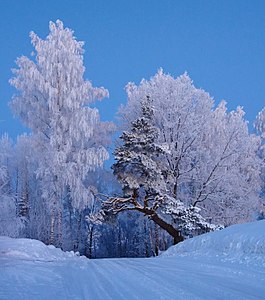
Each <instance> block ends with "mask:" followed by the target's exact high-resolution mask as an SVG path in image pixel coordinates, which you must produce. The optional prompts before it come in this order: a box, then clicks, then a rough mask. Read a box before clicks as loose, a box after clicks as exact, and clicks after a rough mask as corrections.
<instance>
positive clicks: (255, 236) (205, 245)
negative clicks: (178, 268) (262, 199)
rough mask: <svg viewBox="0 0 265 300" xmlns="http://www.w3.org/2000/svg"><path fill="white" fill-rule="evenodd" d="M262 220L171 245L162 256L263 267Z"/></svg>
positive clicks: (263, 222)
mask: <svg viewBox="0 0 265 300" xmlns="http://www.w3.org/2000/svg"><path fill="white" fill-rule="evenodd" d="M264 233H265V220H262V221H258V222H253V223H246V224H240V225H233V226H230V227H228V228H225V229H223V230H220V231H215V232H210V233H207V234H203V235H200V236H197V237H194V238H192V239H189V240H186V241H184V242H182V243H180V244H178V245H176V246H172V247H171V248H169V249H168V250H167V251H166V252H164V253H163V254H162V255H161V256H162V257H174V256H192V257H202V256H203V257H205V256H206V257H216V258H218V257H219V258H220V259H222V260H228V261H231V262H234V261H237V262H240V263H251V264H253V263H254V264H259V265H260V264H263V265H264V266H265V234H264Z"/></svg>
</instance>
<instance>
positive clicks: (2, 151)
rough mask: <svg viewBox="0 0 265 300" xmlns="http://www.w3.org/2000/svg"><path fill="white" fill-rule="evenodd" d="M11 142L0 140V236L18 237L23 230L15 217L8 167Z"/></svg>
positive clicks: (14, 203)
mask: <svg viewBox="0 0 265 300" xmlns="http://www.w3.org/2000/svg"><path fill="white" fill-rule="evenodd" d="M12 154H13V149H12V142H11V140H10V139H9V137H8V136H7V135H4V136H3V137H2V138H1V140H0V235H8V236H11V237H18V236H19V234H20V231H21V230H22V228H23V222H22V219H21V218H19V217H18V216H17V209H16V202H15V195H14V193H13V192H12V187H11V185H12V183H11V180H12V179H11V174H10V173H9V171H10V165H11V164H12V159H13V157H12Z"/></svg>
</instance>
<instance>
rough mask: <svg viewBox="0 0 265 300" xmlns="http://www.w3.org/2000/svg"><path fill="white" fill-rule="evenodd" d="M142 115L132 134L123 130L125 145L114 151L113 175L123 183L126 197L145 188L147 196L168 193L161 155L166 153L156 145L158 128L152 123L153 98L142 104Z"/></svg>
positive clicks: (122, 138)
mask: <svg viewBox="0 0 265 300" xmlns="http://www.w3.org/2000/svg"><path fill="white" fill-rule="evenodd" d="M140 106H141V111H142V114H141V116H140V117H139V118H137V119H136V120H135V121H133V122H132V125H131V126H132V128H131V131H124V132H123V134H122V136H121V140H122V141H123V145H122V146H121V147H119V148H117V149H116V150H115V153H114V154H115V159H116V163H115V164H114V165H113V170H114V175H116V176H117V178H118V180H119V181H120V182H121V183H122V184H123V189H124V192H125V194H126V193H127V190H128V192H129V194H131V191H132V190H134V189H140V188H141V187H143V188H144V191H145V192H146V193H148V194H151V195H155V194H156V193H157V191H159V190H161V189H163V190H165V183H164V181H163V175H162V170H161V168H160V159H159V157H160V155H161V154H162V153H165V150H164V148H163V147H162V145H159V144H156V143H155V141H156V139H157V137H158V131H157V128H156V127H155V126H154V125H153V124H152V123H153V114H154V112H153V107H152V99H150V98H149V97H148V96H147V97H145V98H143V99H142V100H141V103H140Z"/></svg>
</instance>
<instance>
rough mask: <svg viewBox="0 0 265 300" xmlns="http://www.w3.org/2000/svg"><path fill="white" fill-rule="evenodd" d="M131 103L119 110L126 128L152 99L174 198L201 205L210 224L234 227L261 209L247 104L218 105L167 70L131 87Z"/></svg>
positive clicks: (257, 162) (255, 142)
mask: <svg viewBox="0 0 265 300" xmlns="http://www.w3.org/2000/svg"><path fill="white" fill-rule="evenodd" d="M127 94H128V103H127V105H125V106H123V107H122V108H121V110H120V115H121V117H122V120H123V122H122V126H123V128H125V129H126V130H128V129H129V128H131V127H132V125H131V124H133V121H134V120H135V119H136V118H137V117H139V116H140V115H141V109H140V107H141V105H140V102H141V99H144V98H145V97H146V96H148V97H150V98H151V99H152V101H153V102H152V105H153V108H154V125H155V126H156V127H157V128H158V137H157V138H156V140H155V142H156V143H157V144H166V145H167V147H168V151H166V153H165V154H164V155H163V158H161V159H162V164H163V166H162V169H163V170H165V173H164V178H165V181H166V186H167V193H168V195H169V196H171V197H173V198H175V199H177V201H181V203H184V204H185V205H186V206H187V207H189V206H190V205H192V206H197V207H199V208H202V210H201V213H202V214H203V216H204V217H205V218H206V219H208V220H209V221H210V222H213V223H219V224H224V225H229V224H232V223H236V222H244V221H247V220H250V219H252V218H253V215H254V212H255V211H258V210H260V200H259V195H258V192H259V189H260V181H259V173H260V165H261V161H260V159H259V158H258V157H257V155H256V152H257V150H258V147H259V145H260V140H259V138H258V137H257V136H255V135H251V134H249V132H248V126H247V122H246V121H245V120H244V112H243V110H242V108H240V107H239V108H237V110H235V111H231V112H228V111H227V108H226V103H225V102H224V101H222V102H221V103H220V104H219V105H218V106H217V107H214V101H213V99H212V98H211V97H210V96H209V94H208V93H206V92H205V91H203V90H201V89H197V88H195V86H194V85H193V82H192V80H191V79H190V78H189V76H188V75H187V74H186V73H185V74H184V75H182V76H179V77H177V78H173V77H171V76H170V75H166V74H164V73H163V71H162V70H159V71H158V73H157V74H156V75H155V76H154V77H152V78H151V79H150V80H149V81H147V80H142V81H141V83H140V85H139V86H136V85H135V84H133V83H129V84H128V85H127Z"/></svg>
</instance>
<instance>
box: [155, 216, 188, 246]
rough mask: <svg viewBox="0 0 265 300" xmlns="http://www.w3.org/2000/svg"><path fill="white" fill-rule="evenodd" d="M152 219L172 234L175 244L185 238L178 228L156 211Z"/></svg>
mask: <svg viewBox="0 0 265 300" xmlns="http://www.w3.org/2000/svg"><path fill="white" fill-rule="evenodd" d="M150 219H151V220H153V221H154V222H155V223H156V224H157V225H158V226H160V227H161V228H162V229H164V230H165V231H166V232H167V233H168V234H170V235H171V236H172V237H173V240H174V242H173V243H174V245H176V244H177V243H179V242H182V241H183V240H184V238H183V236H182V235H181V233H180V231H179V230H177V229H176V228H175V227H173V226H172V225H171V224H168V223H167V222H165V221H164V220H163V219H161V218H160V217H159V216H158V215H157V214H156V213H155V214H153V215H151V216H150Z"/></svg>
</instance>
